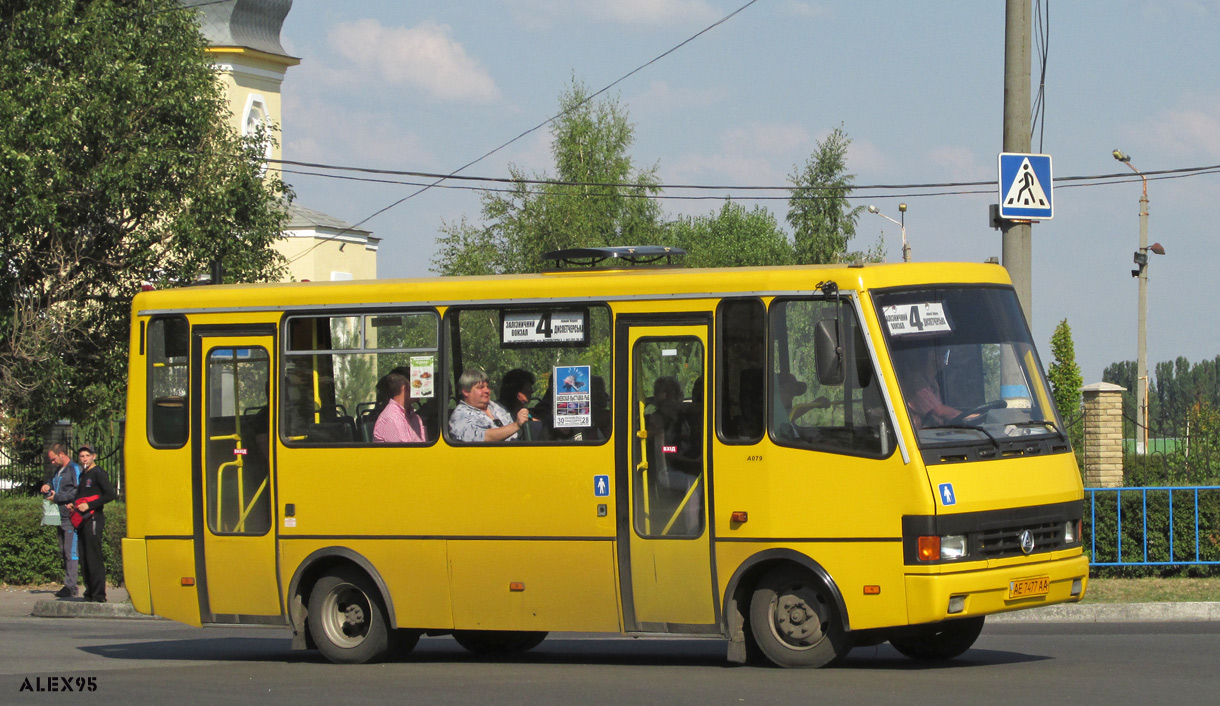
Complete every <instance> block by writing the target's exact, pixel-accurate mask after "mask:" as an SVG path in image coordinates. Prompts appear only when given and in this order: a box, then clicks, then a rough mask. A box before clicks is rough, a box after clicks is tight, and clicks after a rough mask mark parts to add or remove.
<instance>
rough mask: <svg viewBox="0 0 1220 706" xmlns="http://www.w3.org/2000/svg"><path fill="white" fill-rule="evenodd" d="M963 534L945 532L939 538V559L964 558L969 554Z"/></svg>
mask: <svg viewBox="0 0 1220 706" xmlns="http://www.w3.org/2000/svg"><path fill="white" fill-rule="evenodd" d="M968 546H969V545H968V544H967V542H966V535H964V534H947V535H945V536H944V537H941V538H940V558H941V559H949V560H953V559H964V558H966V555H967V554H969V553H970V552H969V550H968V548H967V547H968Z"/></svg>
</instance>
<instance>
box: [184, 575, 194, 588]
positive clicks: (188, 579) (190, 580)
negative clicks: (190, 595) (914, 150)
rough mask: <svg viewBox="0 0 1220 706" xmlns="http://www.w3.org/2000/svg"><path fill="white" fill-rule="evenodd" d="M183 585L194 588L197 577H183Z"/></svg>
mask: <svg viewBox="0 0 1220 706" xmlns="http://www.w3.org/2000/svg"><path fill="white" fill-rule="evenodd" d="M182 585H183V586H194V585H195V577H194V576H183V577H182Z"/></svg>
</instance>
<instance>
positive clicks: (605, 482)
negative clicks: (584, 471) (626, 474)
mask: <svg viewBox="0 0 1220 706" xmlns="http://www.w3.org/2000/svg"><path fill="white" fill-rule="evenodd" d="M608 495H610V476H593V496H594V497H598V498H604V497H606V496H608Z"/></svg>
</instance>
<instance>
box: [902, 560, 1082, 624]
mask: <svg viewBox="0 0 1220 706" xmlns="http://www.w3.org/2000/svg"><path fill="white" fill-rule="evenodd" d="M1088 580H1089V559H1088V557H1086V556H1084V555H1078V556H1074V557H1066V558H1062V559H1052V560H1048V561H1042V562H1038V563H1033V564H1015V565H1011V566H1002V567H993V568H983V569H978V570H974V571H961V572H956V573H942V574H919V575H916V574H908V575H907V576H906V589H907V618H908V620H909V621H910V624H912V625H918V624H921V623H934V622H939V621H942V620H947V619H951V618H966V617H977V616H982V615H991V614H993V613H1004V612H1008V611H1014V610H1024V609H1026V608H1038V607H1040V606H1047V605H1054V604H1056V603H1068V602H1074V601H1079V600H1080V599H1081V598H1083V597H1084V592H1085V589H1086V588H1087V585H1088Z"/></svg>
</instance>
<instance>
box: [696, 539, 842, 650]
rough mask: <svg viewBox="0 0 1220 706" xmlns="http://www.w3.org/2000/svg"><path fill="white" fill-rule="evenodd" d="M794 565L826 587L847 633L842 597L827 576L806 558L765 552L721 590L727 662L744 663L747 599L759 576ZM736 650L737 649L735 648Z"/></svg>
mask: <svg viewBox="0 0 1220 706" xmlns="http://www.w3.org/2000/svg"><path fill="white" fill-rule="evenodd" d="M792 565H796V566H799V567H801V568H802V569H804V570H806V571H808V572H809V573H811V574H813V575H814V576H816V577H818V578H819V579H820V580H821V581H822V583H824V584H825V585H826V590H827V591H829V592H830V595H831V596H832V597H833V598H834V603H835V608H837V609H838V613H839V619H840V620H841V621H842V624H843V631H844V632H851V621H850V619H849V616H848V614H847V604H846V603H845V602H844V601H843V593H842V591H840V590H839V586H838V584H836V583H835V581H834V579H833V578H831V576H830V572H828V571H827V570H826V569H825V567H823V566H822V565H821V564H819V563H818V562H817V561H815V560H814V559H812V558H811V557H809V556H808V555H806V554H802V553H800V552H798V551H795V550H793V549H786V548H779V549H767V550H764V551H761V552H758V553H757V554H755V555H753V556H751V557H750V558H749V559H746V560H745V561H743V562H742V563H741V565H740V566H738V567H737V570H736V571H734V572H733V576H732V577H731V578H730V579H729V583H728V585H727V586H726V587H725V589H724V600H723V602H722V603H721V605H723V606H724V611H723V612H722V613H721V618H720V620H721V625H720V628H721V630H722V631H723V632H724V634H725V635H727V636H728V638H729V645H730V646H729V660H730V661H733V662H739V663H744V661H745V657H746V654H745V644H746V642H745V640H746V635H745V623H746V620H747V616H748V615H749V613H750V595H751V594H752V593H753V592H754V587H755V585H756V584H757V583H758V579H759V578H760V577H762V575H763V574H765V573H767V572H768V571H771V570H772V569H775V568H777V567H780V566H792ZM737 646H740V647H739V648H738V647H737Z"/></svg>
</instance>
